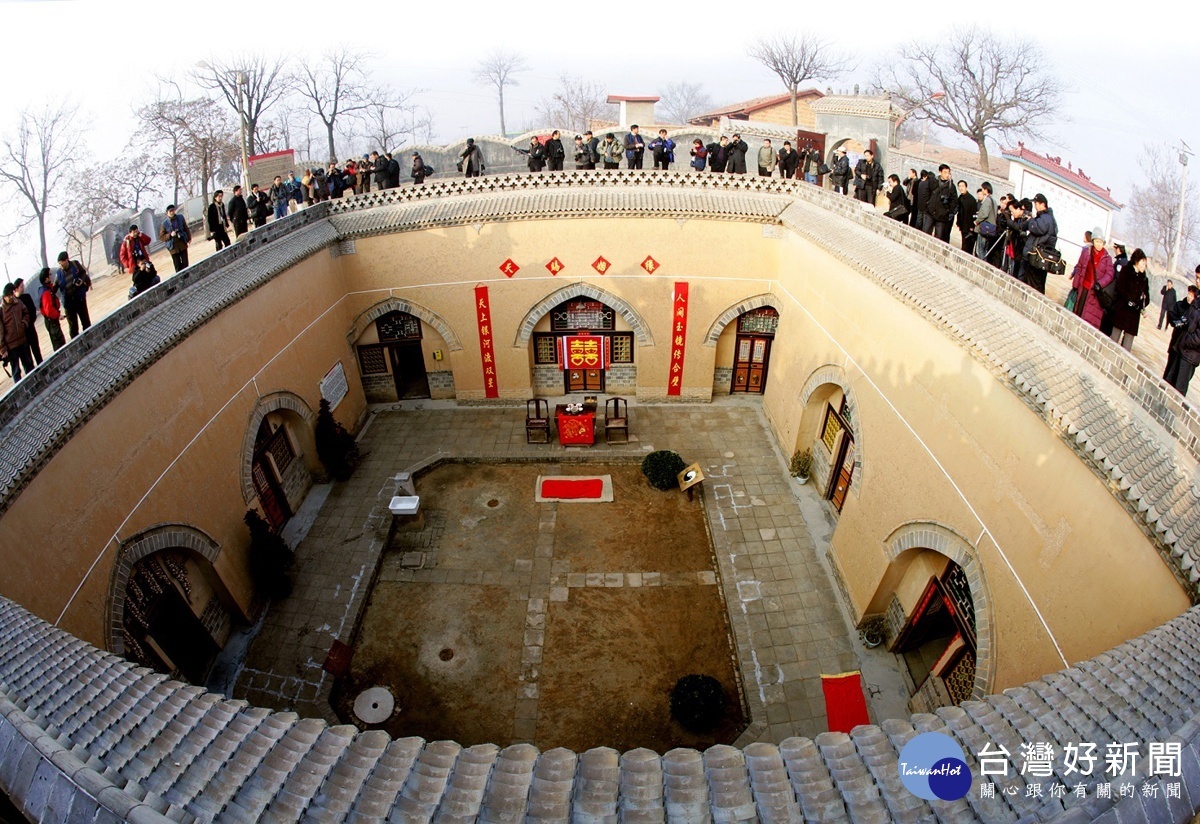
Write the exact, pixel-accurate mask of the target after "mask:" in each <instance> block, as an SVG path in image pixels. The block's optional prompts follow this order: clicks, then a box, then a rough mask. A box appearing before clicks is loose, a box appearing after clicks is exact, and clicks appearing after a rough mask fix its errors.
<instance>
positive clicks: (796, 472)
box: [788, 449, 813, 478]
mask: <svg viewBox="0 0 1200 824" xmlns="http://www.w3.org/2000/svg"><path fill="white" fill-rule="evenodd" d="M812 465H813V454H812V450H811V449H797V450H796V453H795V454H794V455H792V462H791V464H789V466H788V468H789V469H790V470H791V473H792V475H793V476H794V477H796V478H807V477H808V476H809V475H811V474H812Z"/></svg>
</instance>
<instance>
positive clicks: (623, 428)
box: [604, 398, 629, 443]
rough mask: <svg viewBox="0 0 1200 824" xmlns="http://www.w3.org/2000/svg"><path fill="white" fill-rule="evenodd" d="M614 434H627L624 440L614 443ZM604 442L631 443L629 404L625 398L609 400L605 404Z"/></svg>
mask: <svg viewBox="0 0 1200 824" xmlns="http://www.w3.org/2000/svg"><path fill="white" fill-rule="evenodd" d="M613 432H623V433H625V437H624V440H621V441H613V439H612V433H613ZM604 442H605V443H629V403H628V402H627V401H626V400H625V399H624V398H609V399H608V400H606V401H605V402H604Z"/></svg>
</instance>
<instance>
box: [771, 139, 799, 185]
mask: <svg viewBox="0 0 1200 824" xmlns="http://www.w3.org/2000/svg"><path fill="white" fill-rule="evenodd" d="M775 163H776V165H778V166H779V176H780V177H782V178H783V179H784V180H791V179H792V178H793V177H795V176H796V169H798V168H800V155H798V154H796V150H795V149H793V148H792V141H790V140H785V141H783V148H782V149H780V150H779V157H778V158H777V159H776V161H775Z"/></svg>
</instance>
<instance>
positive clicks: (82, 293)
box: [54, 252, 92, 339]
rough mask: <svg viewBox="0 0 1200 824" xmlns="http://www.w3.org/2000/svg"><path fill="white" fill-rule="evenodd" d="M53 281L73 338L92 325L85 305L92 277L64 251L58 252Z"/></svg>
mask: <svg viewBox="0 0 1200 824" xmlns="http://www.w3.org/2000/svg"><path fill="white" fill-rule="evenodd" d="M54 283H55V286H56V287H57V288H58V291H59V292H61V293H62V297H63V309H65V310H66V312H67V328H68V329H69V330H70V332H71V338H72V339H74V338H75V337H77V336H78V335H79V333H80V332H82V331H83V330H84V329H87V328H88V327H89V326H91V325H92V318H91V316H90V315H89V314H88V305H87V293H88V290H89V289H91V288H92V279H91V277H89V276H88V273H87V269H85V268H83V264H82V263H80V262H79V261H77V260H71V257H70V255H68V254H67V253H66V252H59V255H58V273H57V274H56V275H55V278H54Z"/></svg>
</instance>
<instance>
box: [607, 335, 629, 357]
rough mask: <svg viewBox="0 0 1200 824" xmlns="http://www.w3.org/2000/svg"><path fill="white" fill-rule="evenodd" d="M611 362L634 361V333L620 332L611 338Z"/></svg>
mask: <svg viewBox="0 0 1200 824" xmlns="http://www.w3.org/2000/svg"><path fill="white" fill-rule="evenodd" d="M609 346H610V350H611V351H610V352H609V363H633V333H632V332H618V333H616V334H615V335H612V336H611V337H610V338H609Z"/></svg>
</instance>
